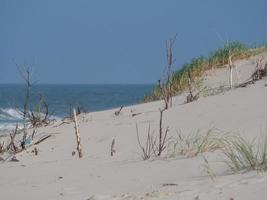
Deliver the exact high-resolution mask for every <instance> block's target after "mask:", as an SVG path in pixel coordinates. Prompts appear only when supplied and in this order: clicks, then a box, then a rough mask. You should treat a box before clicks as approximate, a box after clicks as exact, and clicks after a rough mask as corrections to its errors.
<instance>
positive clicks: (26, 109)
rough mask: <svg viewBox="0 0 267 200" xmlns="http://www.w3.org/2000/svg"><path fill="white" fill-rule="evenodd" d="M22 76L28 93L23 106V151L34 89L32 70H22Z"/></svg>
mask: <svg viewBox="0 0 267 200" xmlns="http://www.w3.org/2000/svg"><path fill="white" fill-rule="evenodd" d="M20 74H21V76H22V78H23V80H24V81H25V83H26V93H25V99H24V105H23V111H22V115H23V122H24V123H23V124H24V127H23V138H22V141H21V147H22V149H25V141H26V139H27V134H28V133H27V119H28V115H29V104H30V95H31V93H30V90H31V87H32V77H31V70H30V68H23V69H22V68H20Z"/></svg>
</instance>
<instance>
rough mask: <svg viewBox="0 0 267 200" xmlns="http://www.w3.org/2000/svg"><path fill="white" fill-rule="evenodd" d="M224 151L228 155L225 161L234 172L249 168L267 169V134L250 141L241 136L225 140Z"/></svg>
mask: <svg viewBox="0 0 267 200" xmlns="http://www.w3.org/2000/svg"><path fill="white" fill-rule="evenodd" d="M222 152H223V153H224V155H225V156H226V160H225V163H226V164H227V165H228V167H229V168H230V170H232V171H233V172H234V173H237V172H240V171H249V170H259V171H265V170H267V134H265V136H261V137H259V138H258V142H257V143H256V142H255V139H254V140H252V141H248V140H246V139H244V138H243V137H241V136H236V137H232V138H230V139H228V140H225V141H224V148H223V149H222Z"/></svg>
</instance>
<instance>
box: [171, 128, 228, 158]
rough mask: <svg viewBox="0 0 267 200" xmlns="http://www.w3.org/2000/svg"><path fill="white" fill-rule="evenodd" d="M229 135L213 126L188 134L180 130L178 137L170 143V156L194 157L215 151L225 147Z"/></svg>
mask: <svg viewBox="0 0 267 200" xmlns="http://www.w3.org/2000/svg"><path fill="white" fill-rule="evenodd" d="M227 137H228V134H222V133H220V132H218V131H217V130H215V129H213V128H212V129H208V130H207V131H205V132H201V131H200V130H198V131H196V132H195V133H192V134H188V135H183V134H181V133H180V132H178V133H177V137H175V138H174V139H173V140H172V142H170V144H169V148H168V150H169V153H168V155H169V156H170V157H175V156H177V155H182V156H186V157H194V156H197V155H199V154H202V153H204V152H211V151H215V150H217V149H220V148H222V147H223V146H222V145H223V144H224V143H223V141H224V140H226V138H227Z"/></svg>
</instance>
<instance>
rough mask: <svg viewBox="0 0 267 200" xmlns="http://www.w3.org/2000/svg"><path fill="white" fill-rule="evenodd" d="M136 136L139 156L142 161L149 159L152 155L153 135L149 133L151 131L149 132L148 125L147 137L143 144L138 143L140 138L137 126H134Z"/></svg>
mask: <svg viewBox="0 0 267 200" xmlns="http://www.w3.org/2000/svg"><path fill="white" fill-rule="evenodd" d="M136 135H137V141H138V145H139V147H140V149H141V151H142V154H141V156H142V159H143V160H148V159H150V158H151V156H152V155H153V144H154V138H153V133H151V131H150V124H149V126H148V130H147V136H146V140H145V143H144V144H142V143H141V141H140V136H139V131H138V126H137V124H136Z"/></svg>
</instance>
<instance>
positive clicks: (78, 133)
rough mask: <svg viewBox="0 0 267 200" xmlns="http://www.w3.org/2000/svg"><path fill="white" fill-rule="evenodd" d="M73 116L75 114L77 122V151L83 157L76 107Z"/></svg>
mask: <svg viewBox="0 0 267 200" xmlns="http://www.w3.org/2000/svg"><path fill="white" fill-rule="evenodd" d="M73 116H74V124H75V127H74V128H75V135H76V141H77V151H78V154H79V158H82V157H83V154H82V145H81V139H80V132H79V126H78V120H77V115H76V110H75V108H74V109H73Z"/></svg>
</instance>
